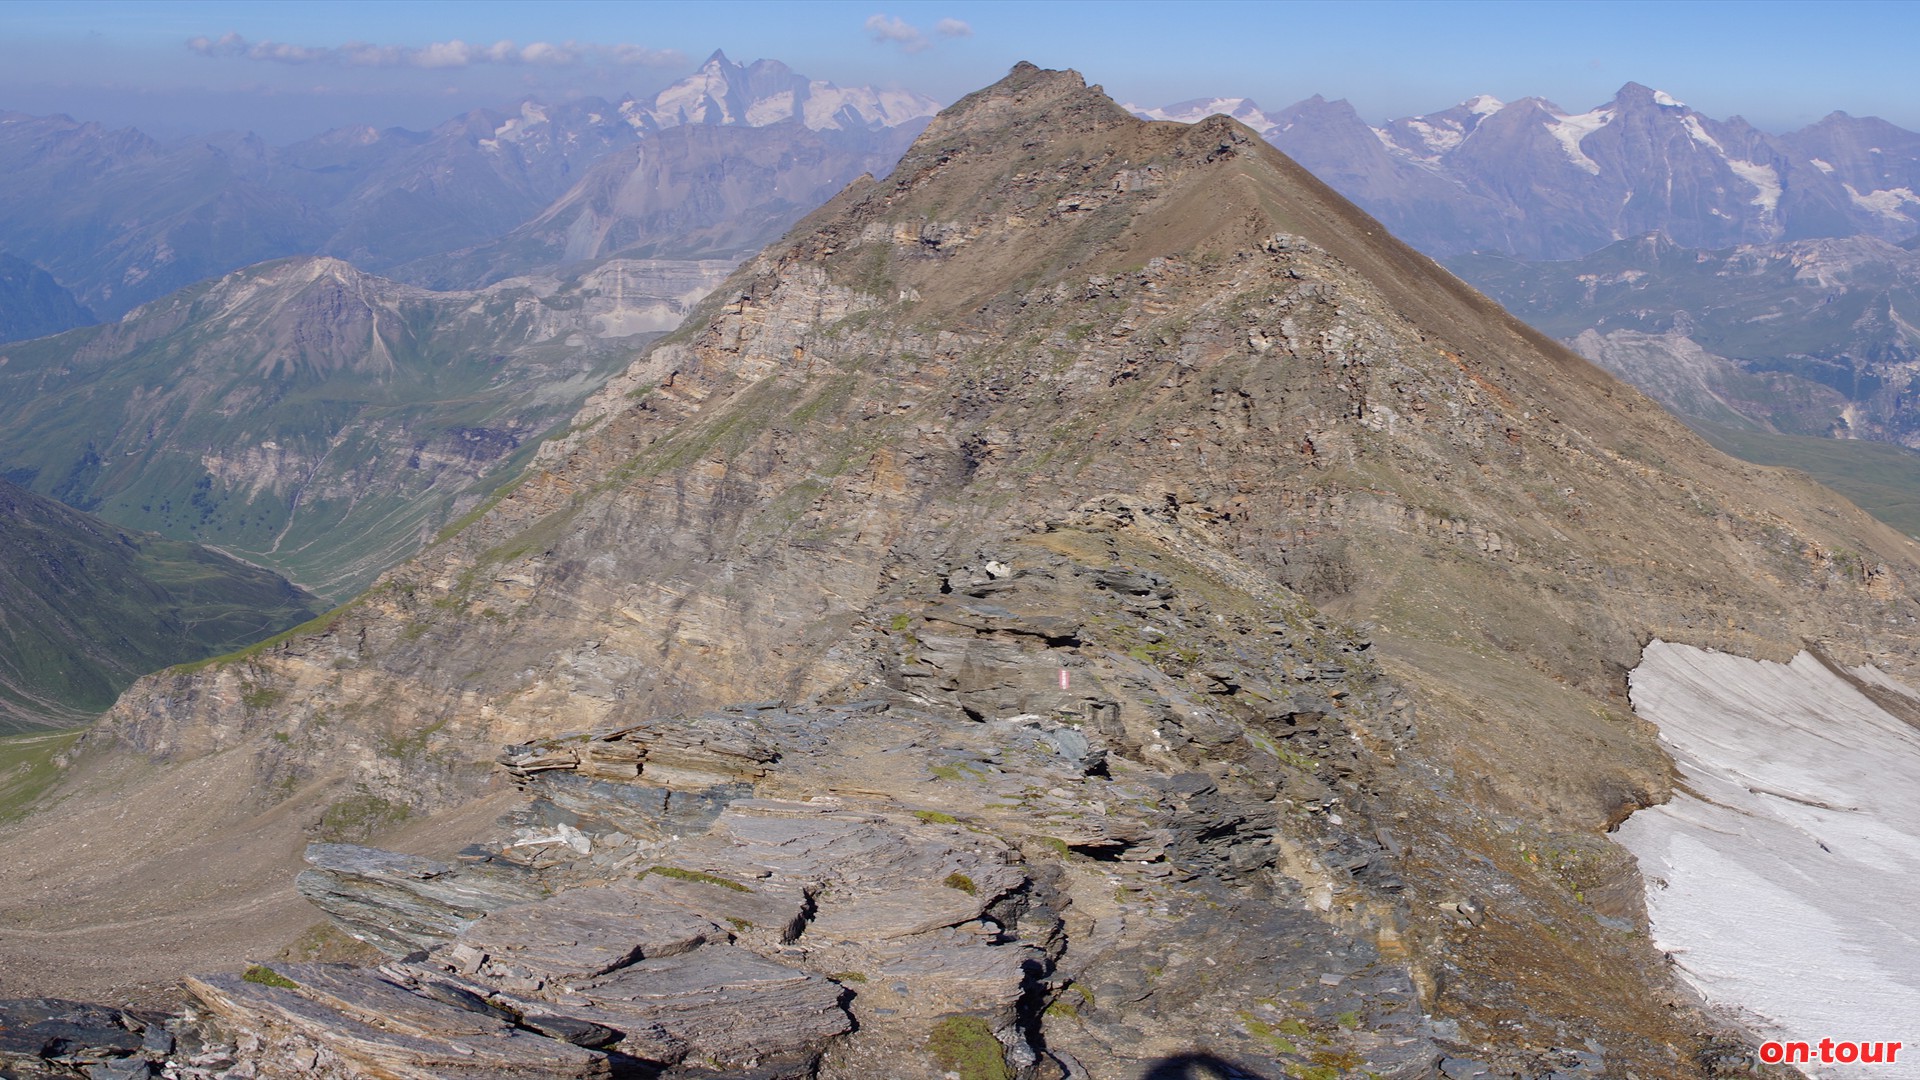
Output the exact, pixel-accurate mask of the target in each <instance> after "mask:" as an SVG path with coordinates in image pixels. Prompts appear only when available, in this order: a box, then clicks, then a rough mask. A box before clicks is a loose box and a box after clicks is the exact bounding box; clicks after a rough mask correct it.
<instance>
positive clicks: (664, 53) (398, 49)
mask: <svg viewBox="0 0 1920 1080" xmlns="http://www.w3.org/2000/svg"><path fill="white" fill-rule="evenodd" d="M909 29H911V27H909ZM187 48H188V49H190V50H192V51H193V52H196V53H199V54H200V55H201V56H216V57H241V58H243V59H247V60H262V61H267V62H269V63H275V64H330V65H333V66H336V67H412V68H423V69H427V70H434V69H441V68H463V67H471V66H473V65H475V64H520V65H529V66H535V67H573V66H576V65H579V64H584V63H601V64H618V65H623V66H654V67H666V66H681V65H684V64H686V62H687V58H686V56H685V54H683V53H681V52H680V51H679V50H678V49H650V48H647V47H645V46H642V45H626V44H621V45H596V44H582V43H580V42H575V41H568V42H564V43H560V44H555V43H552V42H546V41H535V42H532V43H530V44H527V45H518V44H515V43H514V42H511V41H496V42H494V43H493V44H491V45H480V44H471V43H468V42H465V41H461V40H459V39H457V38H456V39H454V40H452V41H436V42H433V43H431V44H428V45H424V46H412V45H369V44H367V43H366V42H363V41H349V42H347V43H346V44H345V45H290V44H287V43H285V42H280V41H248V40H247V39H246V38H243V37H241V36H240V35H239V34H236V33H232V32H228V33H225V34H222V35H220V36H219V37H217V38H209V37H205V36H201V37H193V38H188V39H187Z"/></svg>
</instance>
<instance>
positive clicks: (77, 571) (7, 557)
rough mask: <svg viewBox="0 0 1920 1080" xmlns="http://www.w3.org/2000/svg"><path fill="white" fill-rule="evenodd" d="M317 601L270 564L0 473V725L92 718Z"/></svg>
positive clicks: (0, 728)
mask: <svg viewBox="0 0 1920 1080" xmlns="http://www.w3.org/2000/svg"><path fill="white" fill-rule="evenodd" d="M315 611H316V606H315V605H314V603H313V598H312V597H311V596H309V595H307V594H306V593H303V592H301V591H300V590H298V589H296V588H295V587H294V586H293V585H292V584H290V583H289V582H288V581H287V580H286V579H285V578H282V577H280V576H279V575H278V574H275V573H273V572H271V571H269V570H264V569H261V568H260V567H257V566H251V565H249V564H247V563H243V562H240V561H239V560H237V559H232V558H229V557H227V556H225V555H222V554H221V553H219V552H217V551H213V550H210V549H208V548H205V547H201V546H199V545H196V544H188V543H182V542H180V541H177V540H167V539H164V538H162V537H158V536H154V535H151V534H142V533H135V532H130V531H127V530H124V529H119V528H116V527H114V526H112V525H109V524H107V523H106V522H104V521H101V520H99V519H98V518H94V517H91V516H89V515H86V514H82V513H79V512H78V511H75V510H73V509H71V508H69V507H66V506H62V505H61V504H59V503H56V502H54V501H53V500H51V499H45V498H42V497H40V496H37V495H34V494H32V493H31V492H28V491H25V490H22V489H21V488H19V487H18V486H16V485H13V484H9V483H7V482H5V481H3V480H0V733H7V732H12V731H25V730H31V729H33V728H36V727H40V726H45V725H50V724H67V723H75V722H78V721H81V720H84V719H86V718H88V717H90V716H92V715H95V714H97V713H99V712H101V711H103V710H105V709H106V708H107V706H109V705H111V704H112V703H113V700H114V698H115V697H117V696H118V695H119V693H120V691H121V690H124V689H125V688H126V687H127V686H128V685H129V684H131V683H132V682H133V680H134V679H135V678H137V677H139V676H140V675H142V674H145V673H146V672H149V671H155V670H158V669H160V668H163V667H166V666H168V665H170V664H176V663H180V662H182V661H187V660H195V659H199V658H201V657H205V656H212V655H215V654H218V653H222V652H226V651H228V650H231V649H234V648H236V647H238V646H241V645H245V644H247V643H248V642H251V641H255V640H258V639H259V638H263V637H266V636H268V635H270V634H272V633H274V632H275V631H278V630H281V629H284V628H286V627H288V626H292V625H294V624H295V623H298V622H301V621H303V620H305V619H308V618H311V617H312V616H313V615H314V613H315Z"/></svg>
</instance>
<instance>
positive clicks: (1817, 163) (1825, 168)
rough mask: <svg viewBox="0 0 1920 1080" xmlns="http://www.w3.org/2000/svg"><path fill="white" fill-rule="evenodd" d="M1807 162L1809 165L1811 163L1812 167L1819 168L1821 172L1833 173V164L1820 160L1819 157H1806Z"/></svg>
mask: <svg viewBox="0 0 1920 1080" xmlns="http://www.w3.org/2000/svg"><path fill="white" fill-rule="evenodd" d="M1807 163H1808V164H1809V165H1812V166H1813V167H1814V168H1816V169H1819V170H1820V171H1821V172H1823V173H1827V174H1829V175H1831V174H1832V173H1833V166H1831V165H1829V164H1827V163H1826V162H1824V161H1821V160H1820V159H1819V158H1808V159H1807Z"/></svg>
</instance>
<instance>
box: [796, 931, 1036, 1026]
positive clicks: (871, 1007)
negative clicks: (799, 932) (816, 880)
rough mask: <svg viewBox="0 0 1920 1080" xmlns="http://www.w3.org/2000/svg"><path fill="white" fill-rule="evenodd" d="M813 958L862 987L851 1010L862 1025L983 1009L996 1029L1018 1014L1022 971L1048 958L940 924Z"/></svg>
mask: <svg viewBox="0 0 1920 1080" xmlns="http://www.w3.org/2000/svg"><path fill="white" fill-rule="evenodd" d="M809 936H811V935H809ZM810 959H811V960H812V961H813V962H814V963H816V964H823V965H830V966H831V967H832V968H833V969H834V970H835V971H836V972H839V973H841V975H842V977H844V978H847V979H849V980H851V981H853V982H854V983H855V984H856V985H857V986H858V987H859V990H858V993H857V995H856V996H855V998H854V1000H853V1003H852V1007H853V1009H854V1012H855V1014H856V1015H857V1016H858V1017H859V1020H860V1024H861V1027H863V1028H867V1027H873V1026H875V1025H876V1024H880V1025H888V1026H891V1025H897V1024H899V1023H901V1022H902V1021H907V1020H927V1019H934V1018H938V1017H941V1016H945V1015H948V1014H950V1013H958V1012H975V1013H982V1012H984V1013H985V1014H986V1015H988V1016H989V1017H990V1018H991V1019H992V1020H993V1022H994V1024H995V1026H996V1027H998V1026H1002V1025H1004V1024H1008V1023H1012V1022H1013V1020H1014V1019H1015V1017H1014V1011H1015V1005H1016V1004H1017V1003H1018V1002H1019V1000H1020V996H1021V992H1022V988H1023V985H1024V983H1025V980H1026V976H1027V969H1028V967H1029V966H1032V967H1033V968H1034V969H1035V970H1038V969H1039V968H1040V967H1041V966H1042V965H1043V964H1044V961H1045V956H1044V954H1043V953H1042V952H1041V951H1040V950H1039V949H1036V948H1033V947H1031V946H1027V945H1015V944H1004V943H1003V944H995V943H992V942H990V941H988V940H987V939H986V938H985V937H983V936H982V935H979V934H974V933H969V932H967V931H965V930H955V929H950V928H945V929H939V930H934V931H932V932H929V933H925V934H917V935H915V936H913V937H906V938H897V939H893V940H887V941H879V942H873V943H870V944H868V943H858V942H838V943H834V944H830V945H824V946H822V947H820V948H818V949H815V950H814V951H813V952H812V953H811V954H810Z"/></svg>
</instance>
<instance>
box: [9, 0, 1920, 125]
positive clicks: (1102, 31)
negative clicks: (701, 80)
mask: <svg viewBox="0 0 1920 1080" xmlns="http://www.w3.org/2000/svg"><path fill="white" fill-rule="evenodd" d="M942 26H944V27H945V32H942V30H941V27H942ZM224 35H233V36H232V37H226V38H225V40H224V42H223V41H222V38H223V36H224ZM194 39H204V40H203V41H202V42H201V44H200V47H199V48H198V50H197V51H196V49H195V48H193V47H190V45H189V43H190V42H192V41H193V40H194ZM502 41H510V42H512V43H513V45H514V48H513V50H511V51H508V50H505V49H499V48H494V46H496V43H499V42H502ZM454 42H459V43H462V46H464V48H460V47H454V46H453V45H452V44H451V43H454ZM1916 42H1920V3H1912V2H1891V0H1890V2H1881V3H1843V2H1831V0H1830V2H1826V3H1784V2H1783V3H1765V2H1746V3H1682V2H1670V3H1576V2H1562V3H1519V2H1512V3H1486V2H1473V3H1465V2H1462V3H1437V2H1436V3H1407V2H1389V0H1376V2H1371V3H1366V2H1345V3H1332V2H1310V0H1301V2H1297V3H1248V2H1243V3H1226V2H1210V3H1203V2H1187V3H1178V4H1175V3H1164V2H1160V3H1144V2H1142V3H1128V2H1114V0H1106V2H1084V3H1081V2H1065V0H1056V2H1052V3H1045V2H1026V3H998V2H985V0H971V2H951V3H942V2H928V3H920V2H911V3H909V2H888V3H864V2H860V3H843V2H838V0H822V2H816V3H778V2H766V0H760V2H746V0H740V2H733V3H727V2H707V3H666V2H660V3H631V2H629V3H615V2H604V3H567V2H548V3H540V4H532V3H489V2H466V3H403V2H394V0H387V2H379V3H365V2H358V0H344V2H343V0H336V2H333V3H305V2H287V0H282V2H279V3H274V4H256V3H210V2H191V3H188V2H176V3H168V2H162V0H148V2H141V3H128V2H119V0H111V2H109V0H102V2H95V3H35V2H32V0H10V2H8V3H5V4H0V109H17V110H20V111H25V112H32V113H46V112H67V113H70V114H73V115H75V116H77V117H81V118H85V119H99V120H102V121H105V122H108V123H112V124H134V125H136V126H139V127H142V128H145V129H147V130H150V131H154V132H156V133H159V134H168V135H178V134H186V133H190V132H193V131H196V130H213V129H221V128H243V129H252V130H257V131H259V132H261V133H262V134H263V135H266V136H267V137H268V138H270V139H273V140H275V141H280V140H285V139H291V138H296V137H300V136H303V135H307V134H312V133H315V132H317V131H320V130H324V129H326V128H329V127H334V126H340V125H344V124H349V123H373V124H376V125H382V126H385V125H390V124H400V125H404V126H408V127H416V128H420V127H428V126H431V125H433V124H435V123H437V122H439V121H441V120H444V119H446V118H448V117H450V116H452V115H455V114H456V113H459V112H461V111H464V110H466V109H469V108H474V107H477V106H482V105H486V106H499V105H502V104H505V103H508V102H511V101H513V100H516V99H517V98H519V97H522V96H525V95H528V94H532V95H535V96H539V97H542V98H546V99H561V98H564V97H567V96H569V95H579V94H599V95H603V96H609V97H612V96H617V95H619V94H620V93H622V92H624V91H633V92H635V93H647V92H651V91H653V90H655V89H658V88H659V87H660V86H662V85H664V84H665V83H666V82H668V81H670V80H671V79H672V78H674V77H676V76H678V75H680V74H683V73H684V72H685V71H687V70H690V69H691V68H692V67H693V66H694V65H696V64H698V63H699V61H700V60H701V59H703V58H704V57H705V56H706V55H707V54H708V53H709V52H711V51H712V50H714V49H716V48H720V49H724V50H725V51H726V52H727V54H728V55H729V56H731V57H733V58H734V59H736V60H741V61H747V60H753V59H756V58H759V57H774V58H777V59H780V60H784V61H786V62H787V63H788V64H790V65H791V66H793V67H794V68H795V69H796V70H798V71H802V72H805V73H806V74H808V75H811V76H813V77H814V78H823V79H830V80H832V81H835V82H839V83H843V84H848V83H867V82H871V83H877V84H883V85H895V86H905V87H908V88H911V89H915V90H920V91H922V92H924V93H928V94H931V95H933V96H935V97H938V98H940V99H942V100H943V101H944V100H951V99H953V98H954V97H957V96H958V95H960V94H963V93H965V92H967V91H968V90H971V89H974V88H976V87H979V86H982V85H985V84H986V83H989V82H991V81H993V80H994V79H996V78H998V77H999V76H1000V75H1001V74H1003V73H1004V72H1005V71H1006V69H1007V68H1008V67H1010V66H1011V65H1012V64H1013V63H1014V62H1015V61H1016V60H1022V59H1028V60H1033V61H1034V62H1036V63H1039V64H1042V65H1044V66H1049V67H1073V68H1076V69H1078V70H1079V71H1081V72H1082V73H1083V74H1085V75H1086V77H1087V78H1088V80H1089V81H1092V82H1097V83H1101V84H1103V85H1104V86H1105V87H1106V88H1107V90H1108V91H1109V92H1110V93H1112V94H1113V95H1114V96H1115V97H1117V98H1120V99H1121V100H1123V101H1133V102H1137V103H1139V104H1144V105H1161V104H1166V103H1168V102H1172V101H1178V100H1182V99H1185V98H1193V97H1203V96H1213V95H1223V96H1249V97H1253V98H1255V99H1256V100H1258V101H1260V102H1261V103H1262V104H1264V105H1267V106H1270V107H1276V108H1277V107H1279V106H1282V105H1286V104H1289V103H1291V102H1293V101H1297V100H1299V99H1301V98H1304V97H1307V96H1309V95H1312V94H1315V93H1319V94H1324V95H1326V96H1327V97H1329V98H1341V97H1344V98H1346V99H1348V100H1350V101H1352V102H1353V103H1354V105H1355V106H1356V107H1357V108H1358V109H1359V110H1360V113H1361V115H1363V116H1365V117H1366V118H1368V119H1369V120H1374V121H1378V120H1383V119H1386V118H1388V117H1393V116H1404V115H1409V114H1413V113H1421V112H1429V111H1433V110H1436V109H1440V108H1444V107H1446V106H1448V105H1451V104H1453V103H1455V102H1458V101H1461V100H1463V99H1465V98H1467V97H1470V96H1472V95H1473V94H1476V93H1491V94H1494V95H1495V96H1497V97H1500V98H1503V99H1506V100H1512V99H1513V98H1517V97H1523V96H1526V95H1529V94H1533V95H1539V96H1542V97H1547V98H1550V99H1552V100H1554V101H1556V102H1558V103H1559V104H1561V105H1563V106H1567V107H1569V108H1577V109H1584V108H1587V107H1589V106H1592V105H1596V104H1599V103H1601V102H1603V101H1605V100H1607V99H1608V98H1609V97H1611V96H1612V94H1613V91H1614V90H1615V89H1617V88H1618V87H1619V86H1620V84H1621V83H1624V82H1626V81H1628V80H1634V81H1638V82H1643V83H1646V84H1648V85H1651V86H1655V87H1658V88H1660V89H1664V90H1667V91H1668V92H1670V93H1672V94H1674V95H1675V96H1676V97H1679V98H1680V99H1682V100H1684V101H1686V102H1688V103H1689V104H1692V105H1693V106H1694V107H1695V108H1698V109H1700V110H1701V111H1703V112H1706V113H1708V114H1709V115H1712V116H1716V117H1722V118H1724V117H1727V116H1730V115H1735V114H1739V115H1743V116H1746V117H1747V118H1748V119H1749V120H1751V121H1753V122H1754V123H1756V124H1758V125H1759V126H1761V127H1763V128H1767V129H1769V130H1783V129H1787V128H1792V127H1798V126H1800V125H1802V124H1805V123H1809V122H1811V121H1813V120H1816V119H1818V118H1819V117H1821V116H1823V115H1825V114H1826V113H1828V112H1830V111H1833V110H1835V109H1840V110H1844V111H1846V112H1850V113H1853V114H1855V115H1878V116H1882V117H1885V118H1886V119H1888V120H1891V121H1893V122H1894V123H1897V124H1900V125H1901V126H1903V127H1906V128H1909V129H1920V78H1915V77H1914V75H1913V74H1912V70H1911V64H1912V61H1911V56H1912V52H1913V49H1914V45H1915V43H1916ZM355 44H357V45H359V46H364V47H361V48H355V49H347V48H345V47H347V46H349V45H355ZM530 46H531V47H533V48H532V49H531V50H530V49H529V47H530ZM489 50H490V51H489ZM483 53H484V55H483Z"/></svg>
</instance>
